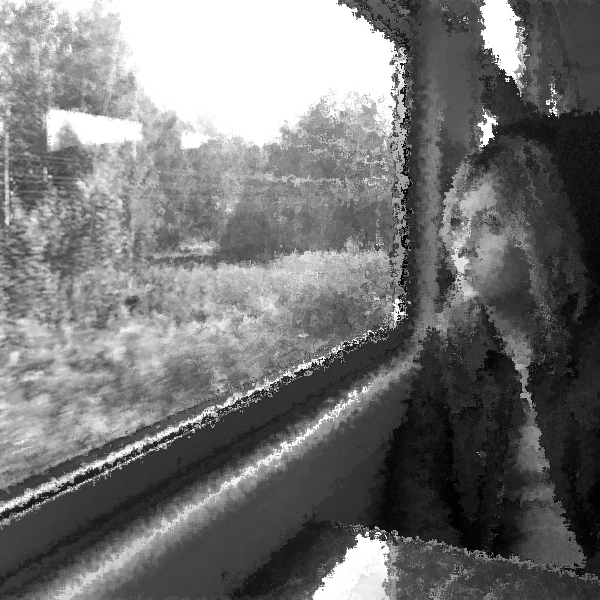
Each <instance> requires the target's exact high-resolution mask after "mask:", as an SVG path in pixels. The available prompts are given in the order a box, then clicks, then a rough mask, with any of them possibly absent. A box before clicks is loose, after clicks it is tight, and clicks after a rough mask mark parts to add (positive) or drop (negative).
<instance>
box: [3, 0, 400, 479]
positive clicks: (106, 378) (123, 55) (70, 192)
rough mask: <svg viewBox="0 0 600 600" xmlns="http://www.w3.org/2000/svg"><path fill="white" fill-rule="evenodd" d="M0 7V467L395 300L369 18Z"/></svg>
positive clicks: (21, 466)
mask: <svg viewBox="0 0 600 600" xmlns="http://www.w3.org/2000/svg"><path fill="white" fill-rule="evenodd" d="M2 12H3V20H2V24H1V25H0V27H1V28H2V29H3V33H2V39H4V40H5V42H4V43H3V46H2V48H1V49H0V51H1V52H2V54H3V57H2V61H1V63H2V65H3V67H2V68H3V69H4V71H3V79H2V81H3V82H4V83H2V87H1V88H0V101H1V103H2V106H1V108H2V118H3V121H2V122H3V128H4V129H3V133H2V140H1V141H2V148H3V158H2V163H1V164H2V174H3V176H2V185H1V189H2V202H1V207H2V210H1V211H0V212H1V215H2V225H1V227H0V249H1V253H0V261H1V278H2V279H1V282H0V283H1V285H0V292H1V296H0V310H1V313H2V314H1V318H2V327H1V333H2V353H3V360H2V361H1V365H0V381H1V388H2V392H1V395H0V403H1V404H0V410H1V411H2V419H0V428H1V431H0V440H1V441H0V444H1V448H2V451H1V452H0V456H2V459H0V487H3V488H5V487H7V486H9V485H11V484H13V483H15V482H18V481H21V480H23V479H24V478H25V477H26V476H28V475H29V474H30V473H31V472H33V473H39V472H42V471H43V470H44V469H45V468H46V467H48V466H52V465H55V464H58V463H60V462H61V461H63V460H65V459H67V458H71V457H73V456H77V455H80V454H84V453H86V452H88V451H89V450H90V449H92V448H94V447H98V446H100V445H102V444H103V443H105V442H107V441H109V440H111V439H115V438H117V437H122V436H125V435H127V434H129V433H132V432H134V431H136V430H137V429H138V428H139V427H141V426H143V425H148V424H151V423H153V422H156V421H157V420H159V419H161V418H163V417H165V416H167V415H170V414H174V413H176V412H177V411H179V410H182V409H185V408H189V407H192V406H195V405H200V406H201V405H202V404H207V403H210V402H215V401H217V399H218V400H219V401H223V400H224V399H225V398H226V397H227V395H228V394H229V395H231V394H233V393H234V392H244V391H248V390H250V389H252V388H253V387H254V386H256V385H257V384H261V383H262V382H263V381H264V380H265V378H268V379H270V380H273V379H275V378H277V377H279V376H280V375H281V374H283V372H285V371H286V370H288V369H291V368H294V367H295V366H297V365H299V364H301V363H303V362H306V361H307V360H310V359H312V358H318V357H320V356H323V355H325V354H327V353H328V352H329V351H330V350H331V349H332V348H333V347H335V346H336V345H338V344H339V343H340V342H342V341H344V340H349V339H353V338H356V337H359V336H361V335H363V334H364V333H366V332H367V331H368V330H376V329H377V328H379V327H380V326H384V325H386V324H388V323H389V322H390V315H391V312H392V309H393V302H392V292H393V290H392V288H391V279H390V271H389V257H388V254H389V252H390V250H391V244H392V235H393V220H392V199H391V185H392V171H393V169H392V161H391V155H390V152H389V136H390V133H391V116H392V110H391V105H392V101H393V100H392V96H391V94H390V91H391V87H392V71H393V67H392V66H390V59H391V58H392V57H393V54H392V51H393V48H392V45H391V43H389V42H387V41H385V40H384V38H383V37H382V36H381V35H380V34H376V33H373V32H372V31H371V29H370V27H369V25H368V24H367V23H366V22H365V21H362V20H360V21H358V20H356V18H355V17H354V15H353V14H352V11H350V10H349V9H348V8H346V7H340V6H338V5H337V3H336V1H335V0H329V1H325V2H323V1H321V0H312V1H311V2H309V3H308V4H307V3H303V4H302V5H301V6H299V5H298V3H297V2H292V1H291V0H290V1H288V0H277V1H274V0H263V1H261V2H258V3H256V2H254V3H248V2H244V1H241V0H240V1H236V2H233V3H231V2H230V3H215V2H198V1H191V0H189V1H183V0H175V1H173V2H171V3H169V5H168V8H165V5H164V3H153V2H148V3H145V4H144V10H140V8H139V4H138V3H132V2H127V1H126V0H115V1H114V2H105V3H102V2H95V3H85V2H83V3H82V2H80V1H79V0H77V2H67V1H64V2H58V3H57V8H53V7H52V6H51V5H50V4H44V3H41V4H39V5H36V6H29V5H27V4H26V3H23V2H7V3H4V4H3V7H2ZM4 17H6V18H4Z"/></svg>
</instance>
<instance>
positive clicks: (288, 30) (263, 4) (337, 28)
mask: <svg viewBox="0 0 600 600" xmlns="http://www.w3.org/2000/svg"><path fill="white" fill-rule="evenodd" d="M59 2H60V3H61V4H62V5H65V6H67V7H70V8H72V7H75V8H82V7H83V6H85V5H86V4H89V3H90V2H89V1H88V0H59ZM112 5H113V6H114V7H115V11H116V12H119V13H120V14H121V19H122V23H123V27H124V33H125V36H126V38H127V39H128V41H129V43H130V45H131V47H132V49H133V53H134V60H135V62H136V63H137V65H138V66H139V69H140V74H139V75H140V81H141V83H142V86H143V87H144V88H145V90H146V92H147V93H148V94H149V95H150V96H151V97H152V98H153V100H154V101H155V102H156V103H157V104H158V105H160V106H164V107H167V108H171V109H174V110H176V111H177V112H178V113H179V114H180V115H181V116H182V117H186V118H190V119H194V116H195V114H196V113H200V114H212V115H213V116H214V122H215V124H216V126H217V127H218V128H219V129H220V130H221V131H223V132H224V133H235V134H238V135H242V136H243V137H244V138H245V139H247V140H252V141H254V142H255V143H258V144H262V143H263V142H265V141H267V140H269V139H272V138H274V137H275V136H277V135H278V133H279V132H278V129H279V127H280V126H281V125H282V124H283V122H284V120H285V119H288V120H289V121H290V122H292V123H293V122H294V121H295V119H297V117H298V116H299V115H300V114H302V113H304V112H305V111H306V110H307V109H308V106H309V104H311V103H314V102H316V101H318V99H319V98H320V97H321V96H322V95H323V94H325V93H327V91H328V90H329V89H330V88H333V89H337V90H339V91H340V92H342V93H343V92H347V91H351V90H357V91H360V92H367V93H369V94H370V95H371V96H372V97H374V98H378V97H380V96H383V95H386V104H390V105H391V104H392V100H391V97H390V90H391V86H392V80H391V76H392V72H393V69H392V67H391V66H389V62H390V60H391V58H392V44H391V43H390V42H388V41H387V40H385V39H384V37H383V35H382V34H380V33H373V32H372V31H371V28H370V26H369V25H368V24H367V23H366V21H364V20H362V19H361V20H357V19H356V18H355V17H354V16H353V14H352V11H351V10H350V9H349V8H346V7H342V6H339V5H338V4H337V1H336V0H301V1H299V0H254V1H252V2H250V1H249V0H227V1H226V0H170V1H169V2H165V1H164V0H113V3H112ZM387 98H389V102H388V100H387Z"/></svg>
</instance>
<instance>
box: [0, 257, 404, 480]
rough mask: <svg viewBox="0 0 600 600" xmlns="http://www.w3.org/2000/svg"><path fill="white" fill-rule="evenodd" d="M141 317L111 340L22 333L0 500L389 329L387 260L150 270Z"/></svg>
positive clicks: (10, 390) (0, 422)
mask: <svg viewBox="0 0 600 600" xmlns="http://www.w3.org/2000/svg"><path fill="white" fill-rule="evenodd" d="M134 291H136V292H137V293H138V294H139V295H140V297H141V309H142V314H138V315H134V316H129V315H128V314H127V313H126V311H124V310H123V311H121V313H120V314H118V315H117V316H116V317H114V318H112V319H111V320H110V321H109V323H108V326H107V328H106V329H100V330H98V329H94V328H92V327H90V326H83V325H81V326H77V327H76V326H72V325H63V326H61V327H60V328H59V329H58V330H50V329H49V328H46V327H44V326H42V325H40V324H38V323H36V322H34V321H32V320H22V321H19V323H18V325H17V327H18V329H19V333H20V335H21V339H22V340H23V341H22V344H21V347H20V348H18V349H17V350H14V349H13V350H12V351H10V352H9V351H8V350H7V351H4V354H5V356H2V357H0V365H2V366H1V367H0V385H1V389H2V392H0V457H1V458H0V488H6V487H8V486H10V485H12V484H14V483H17V482H19V481H22V480H23V479H25V478H26V477H27V476H29V475H30V474H38V473H41V472H43V471H44V470H45V469H46V468H48V467H51V466H54V465H56V464H59V463H61V462H63V461H64V460H68V459H69V458H73V457H75V456H78V455H81V454H84V453H87V452H88V451H90V450H91V449H93V448H95V447H98V446H101V445H102V444H104V443H106V442H108V441H110V440H113V439H116V438H118V437H122V436H125V435H128V434H130V433H133V432H135V431H136V430H137V429H139V428H140V427H143V426H145V425H149V424H152V423H153V422H156V421H157V420H160V419H161V418H163V417H165V416H168V415H170V414H173V413H175V412H177V411H180V410H184V409H186V408H190V407H192V406H196V405H202V404H204V405H208V404H210V403H211V398H212V399H214V398H215V397H216V396H218V395H220V394H223V393H226V392H231V393H233V392H235V391H238V392H243V391H247V390H249V389H251V388H252V387H254V386H255V385H256V384H257V383H258V384H260V383H262V382H263V381H264V379H265V377H266V378H269V379H273V378H275V377H277V376H279V375H281V374H282V373H283V372H284V371H286V370H287V369H289V368H292V367H294V366H296V365H298V364H300V363H302V362H305V361H307V360H310V359H311V358H316V357H318V356H322V355H323V354H325V353H327V352H328V351H329V350H331V349H332V348H333V347H334V346H336V345H337V344H339V343H340V342H341V341H343V340H346V339H351V338H354V337H357V336H359V335H362V334H364V333H365V332H366V331H367V330H369V329H372V330H375V329H377V328H378V327H379V326H381V325H383V324H385V323H386V322H388V319H389V314H390V313H391V311H392V308H393V302H392V290H391V288H390V277H389V267H388V257H387V254H386V253H385V252H346V253H326V254H323V253H306V254H303V255H292V256H287V257H283V258H280V259H278V260H276V261H273V262H272V263H270V264H268V265H267V266H265V267H259V266H253V265H246V266H244V265H221V266H220V267H219V268H218V269H211V268H196V269H194V270H192V271H187V270H185V269H182V268H175V267H168V268H164V267H162V268H161V267H159V266H151V267H148V268H147V269H146V270H144V271H143V272H142V273H139V274H138V276H137V278H136V281H135V284H134Z"/></svg>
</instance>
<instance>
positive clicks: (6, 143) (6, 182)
mask: <svg viewBox="0 0 600 600" xmlns="http://www.w3.org/2000/svg"><path fill="white" fill-rule="evenodd" d="M9 118H10V107H7V108H6V112H5V113H4V226H5V227H8V226H9V225H10V177H9V167H8V161H9V150H8V148H9V144H10V138H9V135H10V134H9V132H8V121H9Z"/></svg>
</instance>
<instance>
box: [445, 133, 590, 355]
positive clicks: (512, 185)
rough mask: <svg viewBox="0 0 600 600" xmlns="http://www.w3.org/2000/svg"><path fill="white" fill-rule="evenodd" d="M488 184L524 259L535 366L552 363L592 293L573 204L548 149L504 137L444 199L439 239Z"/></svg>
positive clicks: (479, 155) (468, 166)
mask: <svg viewBox="0 0 600 600" xmlns="http://www.w3.org/2000/svg"><path fill="white" fill-rule="evenodd" d="M484 183H488V184H489V185H490V186H491V189H492V190H493V191H494V193H495V195H496V199H497V201H498V200H500V202H497V209H498V211H499V213H500V216H501V217H503V221H504V222H505V224H506V227H507V230H508V234H509V239H510V240H511V241H512V243H513V244H514V246H516V247H518V248H520V249H521V250H522V252H523V253H524V255H525V257H526V261H527V265H528V270H529V280H530V284H531V285H530V288H529V292H530V294H531V295H532V296H533V299H534V305H535V314H533V315H527V316H528V317H530V318H531V320H532V323H534V324H535V330H534V331H535V333H533V341H534V346H535V350H536V352H537V354H538V359H539V358H542V356H543V357H544V358H549V356H548V355H555V354H556V352H557V351H558V350H559V348H561V347H564V344H565V343H566V342H567V338H568V336H567V334H566V333H565V327H566V326H568V325H569V324H570V323H572V322H574V321H576V320H577V319H578V318H579V317H580V316H581V314H582V311H583V310H584V308H585V306H586V303H587V300H588V294H589V291H590V283H589V280H588V277H587V276H586V269H585V266H584V264H583V261H582V258H581V239H580V236H579V233H578V230H577V223H576V221H575V219H574V217H573V215H572V213H571V210H570V204H569V199H568V198H567V196H566V194H565V193H564V191H563V186H562V181H561V178H560V175H559V173H558V171H557V169H556V167H555V165H554V164H553V163H552V160H551V155H550V152H549V151H548V150H547V149H546V148H545V147H544V146H543V145H541V144H539V143H537V142H533V141H528V140H526V139H525V138H523V137H508V136H501V137H499V138H498V139H495V140H493V141H491V142H490V144H488V146H486V147H485V148H484V149H483V150H481V151H478V152H476V153H474V154H472V155H471V156H470V157H469V158H468V159H467V160H466V161H465V162H464V163H463V164H462V165H461V167H460V168H459V170H458V172H457V173H456V175H455V177H454V180H453V188H452V190H451V191H450V192H449V193H448V194H447V195H446V199H445V211H444V217H443V224H442V231H441V235H442V238H444V233H445V232H446V233H447V231H448V230H449V227H450V219H451V215H452V209H453V207H454V206H455V205H457V204H458V202H459V201H460V200H461V199H462V198H464V196H465V194H467V193H468V192H471V191H473V190H475V189H478V188H480V187H481V186H482V185H483V184H484ZM540 355H541V356H540Z"/></svg>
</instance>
